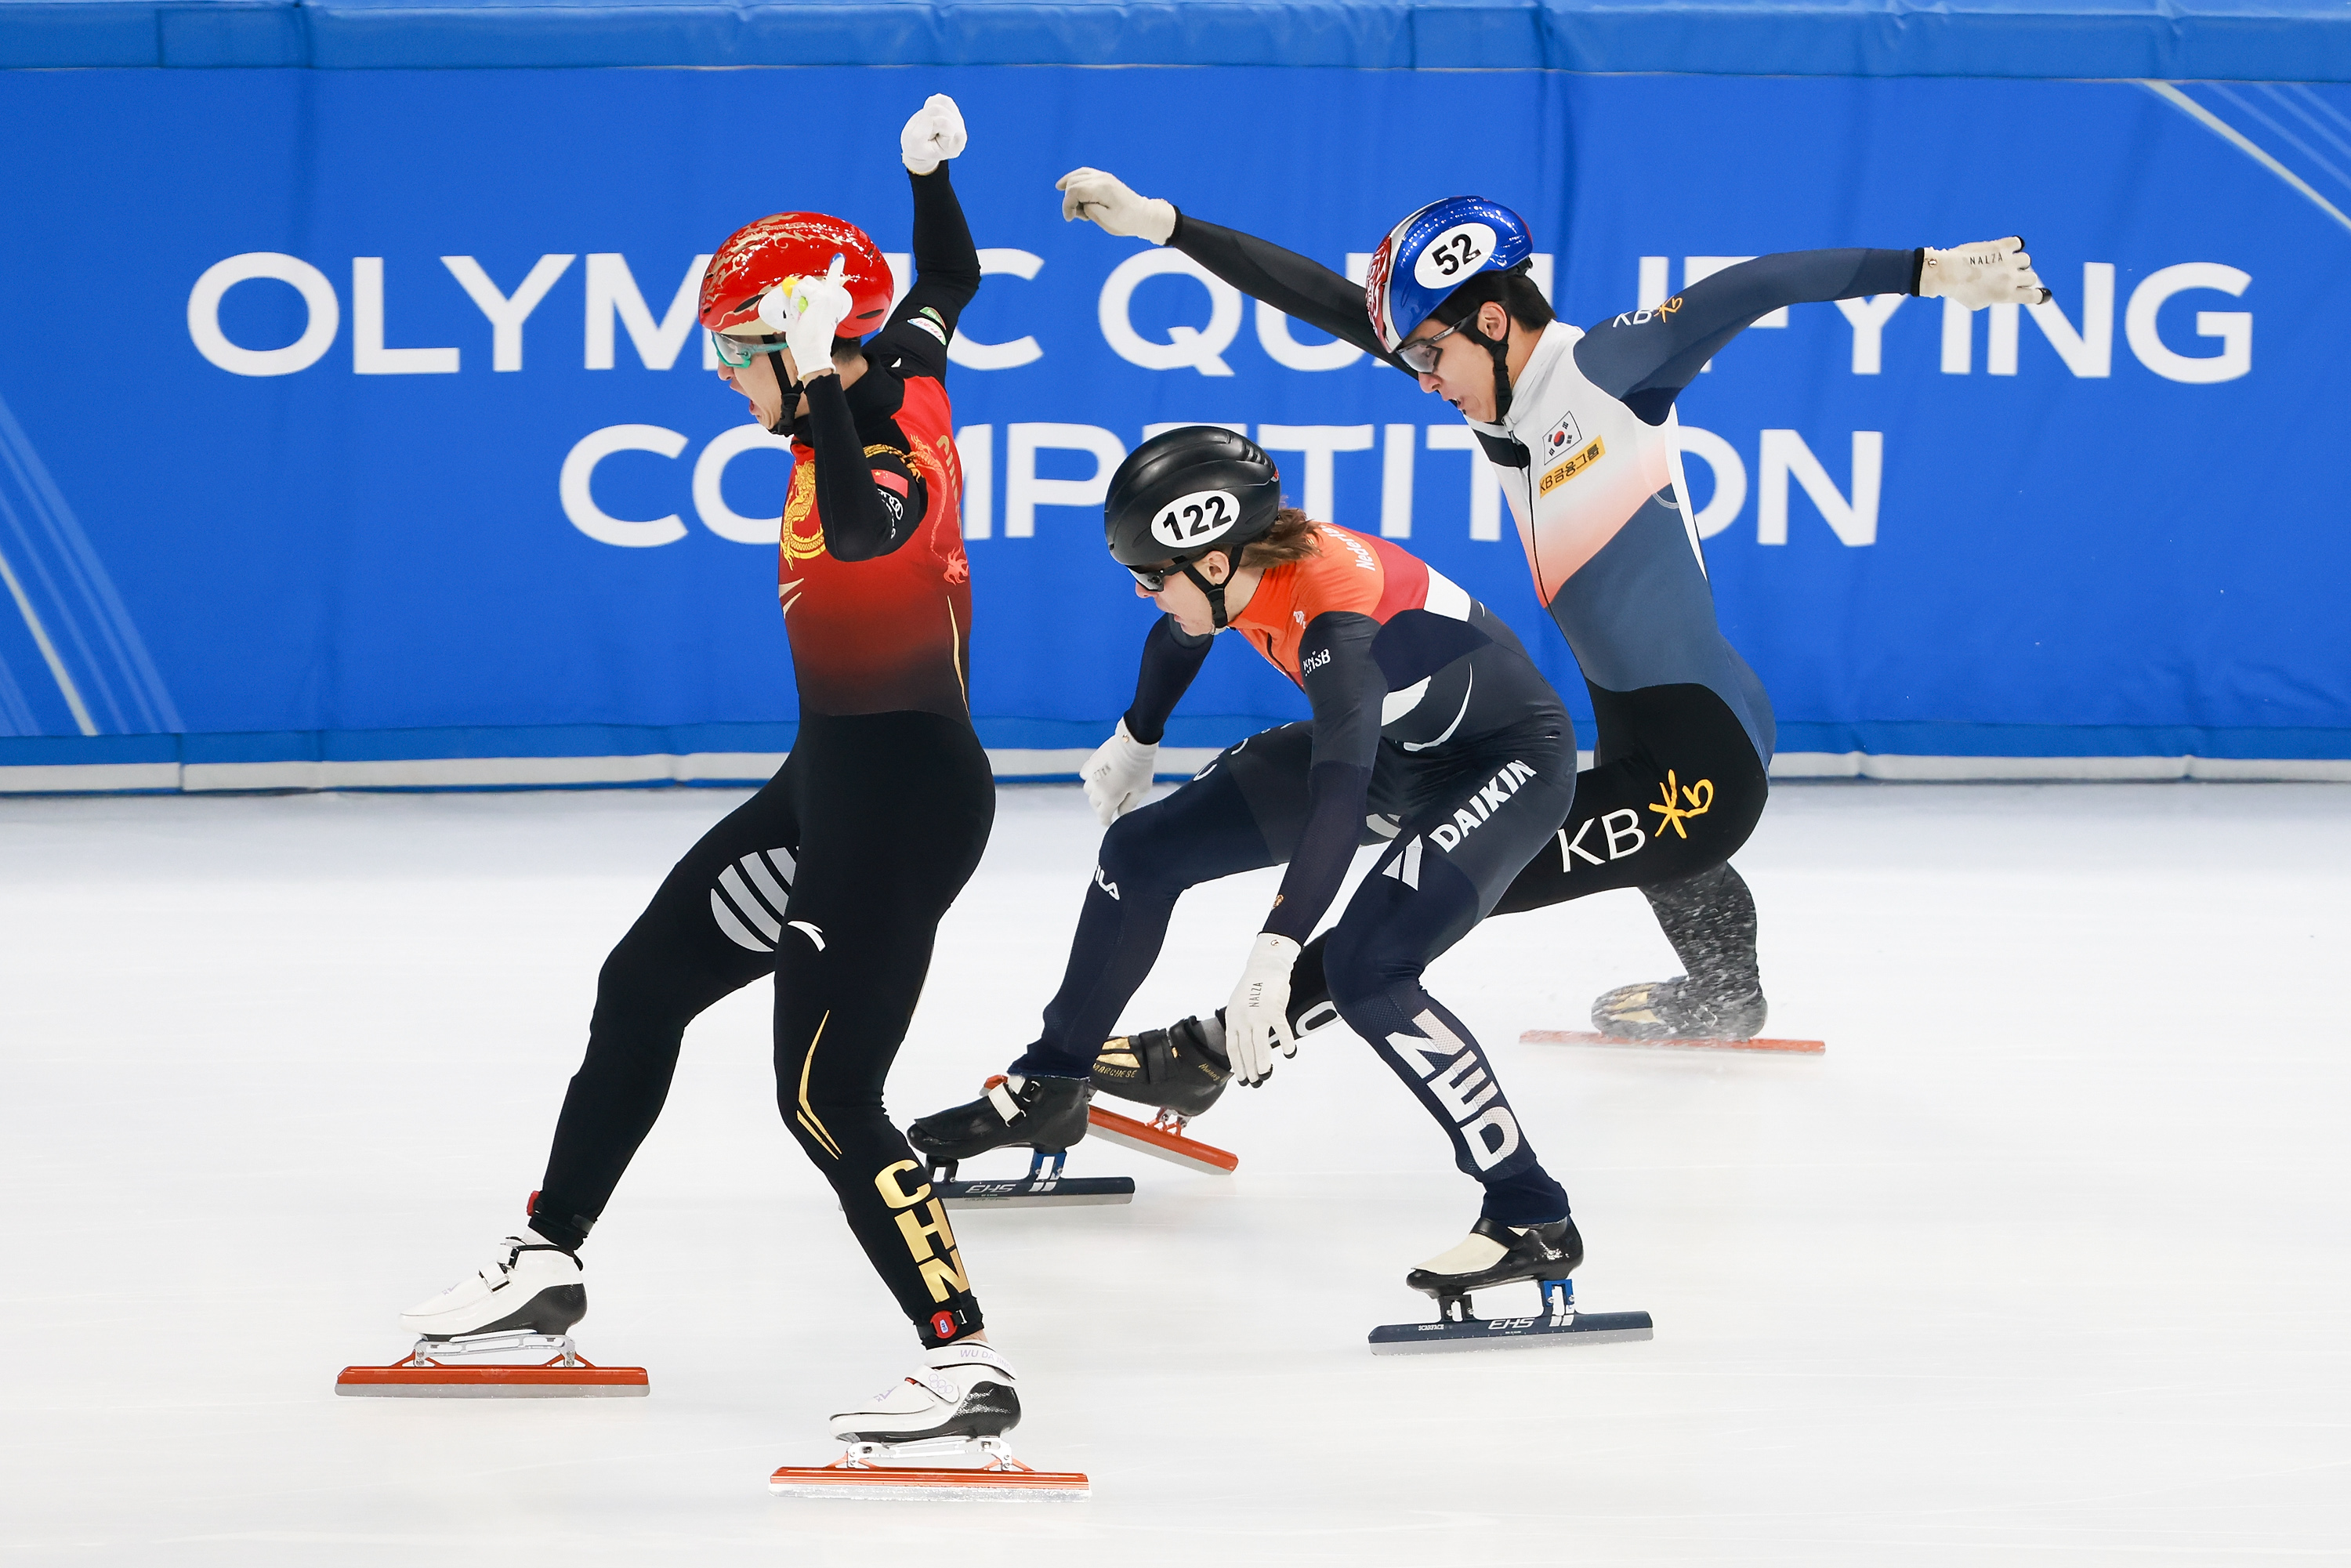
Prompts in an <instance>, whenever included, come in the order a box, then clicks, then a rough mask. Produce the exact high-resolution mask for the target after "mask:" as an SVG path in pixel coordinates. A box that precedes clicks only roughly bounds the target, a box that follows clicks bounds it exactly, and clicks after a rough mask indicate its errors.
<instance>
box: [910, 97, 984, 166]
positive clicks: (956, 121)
mask: <svg viewBox="0 0 2351 1568" xmlns="http://www.w3.org/2000/svg"><path fill="white" fill-rule="evenodd" d="M967 140H969V138H968V137H967V134H966V133H965V131H964V128H963V110H960V109H957V108H956V100H955V99H951V98H949V97H948V96H947V95H946V94H945V93H943V92H935V93H933V94H931V96H930V97H929V98H927V99H925V100H924V102H923V107H922V108H920V109H918V110H914V119H912V120H908V121H906V129H905V130H904V131H900V132H898V156H899V157H901V158H903V159H904V160H905V161H906V167H907V168H908V169H910V170H912V171H913V172H915V173H917V174H927V173H929V172H931V171H932V170H934V169H936V168H937V167H938V166H939V164H940V163H941V162H945V161H946V159H949V158H952V157H954V156H955V155H956V153H958V152H962V151H963V147H964V143H965V141H967Z"/></svg>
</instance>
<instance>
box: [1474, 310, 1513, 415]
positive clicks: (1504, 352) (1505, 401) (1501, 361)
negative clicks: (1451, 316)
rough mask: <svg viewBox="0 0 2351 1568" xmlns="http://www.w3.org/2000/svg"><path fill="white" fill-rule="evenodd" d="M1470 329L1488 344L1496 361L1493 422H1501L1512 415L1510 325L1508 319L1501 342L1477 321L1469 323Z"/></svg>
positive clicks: (1487, 349) (1489, 351)
mask: <svg viewBox="0 0 2351 1568" xmlns="http://www.w3.org/2000/svg"><path fill="white" fill-rule="evenodd" d="M1469 329H1470V330H1471V331H1472V332H1475V333H1476V334H1477V335H1478V341H1479V342H1480V343H1482V344H1484V345H1485V346H1486V352H1487V354H1488V355H1489V357H1490V358H1491V359H1492V360H1493V361H1494V417H1493V420H1492V423H1495V424H1500V423H1504V422H1505V421H1507V420H1508V419H1509V418H1510V325H1509V323H1508V322H1507V321H1505V322H1504V324H1503V327H1502V337H1501V340H1500V341H1499V342H1497V341H1495V340H1493V339H1491V338H1489V337H1488V336H1486V329H1485V328H1483V327H1481V326H1479V325H1478V323H1476V322H1475V321H1472V322H1471V323H1470V324H1469Z"/></svg>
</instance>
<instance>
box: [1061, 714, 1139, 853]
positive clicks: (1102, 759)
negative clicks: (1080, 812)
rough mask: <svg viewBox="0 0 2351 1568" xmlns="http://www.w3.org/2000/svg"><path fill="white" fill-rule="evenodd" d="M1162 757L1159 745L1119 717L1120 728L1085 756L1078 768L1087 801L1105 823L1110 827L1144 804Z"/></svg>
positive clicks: (1103, 823) (1104, 825)
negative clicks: (1132, 731)
mask: <svg viewBox="0 0 2351 1568" xmlns="http://www.w3.org/2000/svg"><path fill="white" fill-rule="evenodd" d="M1158 760H1159V745H1158V743H1157V742H1156V741H1155V742H1153V743H1152V744H1151V745H1149V746H1145V745H1144V743H1143V742H1141V741H1139V740H1137V739H1135V738H1134V737H1133V736H1132V735H1129V734H1128V733H1127V732H1126V720H1124V719H1120V720H1119V721H1118V728H1117V730H1116V731H1115V732H1114V733H1113V735H1112V736H1111V737H1110V738H1109V739H1108V740H1105V741H1103V742H1102V745H1100V746H1099V747H1095V748H1094V754H1093V755H1092V757H1089V758H1086V765H1085V766H1084V767H1083V768H1079V769H1078V777H1079V778H1080V779H1083V780H1084V781H1085V786H1086V801H1087V803H1088V804H1089V805H1091V806H1092V807H1093V809H1094V815H1095V816H1096V817H1097V818H1099V819H1101V821H1102V826H1103V827H1105V828H1107V827H1109V826H1110V825H1111V824H1112V823H1113V822H1115V821H1118V820H1119V819H1120V818H1121V817H1123V816H1124V815H1126V813H1127V812H1129V811H1132V810H1134V809H1135V808H1136V807H1137V806H1140V805H1142V804H1143V798H1144V796H1145V795H1148V794H1150V793H1151V774H1152V769H1153V766H1154V765H1155V763H1157V762H1158Z"/></svg>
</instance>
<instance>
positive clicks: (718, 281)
mask: <svg viewBox="0 0 2351 1568" xmlns="http://www.w3.org/2000/svg"><path fill="white" fill-rule="evenodd" d="M834 256H839V257H841V285H842V287H846V288H847V289H848V290H849V319H847V320H845V321H843V322H842V323H841V327H840V329H839V331H840V336H841V337H843V338H862V337H864V336H865V335H866V334H867V333H869V332H873V331H878V330H879V329H881V326H882V320H883V317H885V316H887V315H888V314H889V313H890V296H891V293H892V291H893V288H892V283H891V277H890V264H889V263H888V262H886V261H884V260H883V259H882V252H881V251H880V250H879V249H878V248H876V247H875V246H874V244H873V241H872V238H871V237H870V236H868V235H867V234H866V232H865V231H864V230H863V229H862V228H859V227H858V226H857V225H855V224H852V223H851V222H849V221H848V220H847V219H845V218H836V217H834V216H832V215H831V214H828V213H778V214H775V215H773V216H772V217H765V218H761V219H760V220H759V221H758V223H756V224H749V225H746V226H744V227H742V228H739V229H737V230H736V231H735V232H734V233H733V234H731V235H727V236H726V244H725V245H722V246H719V247H718V254H717V255H716V256H712V257H711V258H710V267H709V270H708V271H706V272H705V273H704V274H703V275H702V311H701V315H702V324H703V325H704V326H705V327H707V328H709V329H711V330H712V331H714V332H724V331H726V329H728V328H730V327H739V326H741V325H742V324H743V323H744V322H746V321H757V320H758V318H759V300H760V298H762V297H763V296H764V295H766V293H767V292H768V290H769V289H770V288H773V287H776V285H778V284H779V283H781V282H783V281H784V280H785V279H786V278H788V277H823V276H824V274H825V271H826V269H827V268H829V267H831V266H832V258H833V257H834Z"/></svg>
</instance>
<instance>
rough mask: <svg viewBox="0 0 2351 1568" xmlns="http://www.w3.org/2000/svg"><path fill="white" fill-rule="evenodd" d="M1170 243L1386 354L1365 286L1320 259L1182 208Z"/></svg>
mask: <svg viewBox="0 0 2351 1568" xmlns="http://www.w3.org/2000/svg"><path fill="white" fill-rule="evenodd" d="M1167 243H1168V245H1169V246H1172V247H1173V248H1175V249H1176V250H1180V251H1182V252H1183V253H1184V254H1185V255H1186V256H1190V257H1191V258H1192V259H1193V260H1194V261H1196V262H1198V263H1199V264H1200V265H1201V266H1202V267H1207V269H1208V270H1209V271H1210V272H1213V273H1215V274H1216V275H1217V277H1221V278H1223V279H1224V280H1225V281H1226V282H1227V283H1229V284H1231V285H1232V286H1233V287H1235V288H1238V289H1239V290H1240V291H1241V292H1242V293H1243V294H1246V295H1248V296H1249V298H1252V299H1262V300H1264V301H1265V302H1266V303H1267V304H1268V305H1270V306H1272V307H1273V308H1275V309H1276V310H1279V311H1280V312H1281V313H1282V314H1283V315H1285V316H1290V317H1294V318H1296V319H1298V320H1301V321H1303V322H1305V323H1306V324H1307V325H1308V326H1310V327H1312V328H1314V329H1316V330H1318V331H1322V332H1328V333H1330V334H1331V336H1332V337H1333V338H1337V339H1339V340H1341V341H1343V342H1348V343H1353V344H1354V345H1355V347H1357V348H1358V349H1361V350H1364V352H1365V353H1367V354H1372V355H1374V356H1376V357H1377V358H1380V359H1383V360H1384V359H1387V357H1388V356H1387V355H1386V353H1385V352H1384V351H1383V350H1381V348H1380V340H1379V339H1378V338H1377V337H1376V336H1375V335H1374V333H1373V331H1372V322H1371V318H1370V316H1368V315H1367V314H1366V313H1365V312H1364V286H1363V285H1362V284H1360V283H1350V282H1348V281H1347V279H1345V278H1344V277H1341V276H1340V275H1339V274H1337V273H1335V272H1333V271H1332V270H1331V269H1330V268H1329V267H1325V266H1323V265H1322V263H1321V262H1319V261H1313V260H1311V259H1309V258H1308V257H1306V256H1301V255H1299V254H1298V253H1297V252H1296V251H1294V250H1284V249H1282V248H1281V247H1280V246H1278V245H1275V244H1273V243H1272V242H1271V241H1270V240H1261V239H1259V238H1258V237H1257V236H1256V235H1246V234H1243V233H1241V232H1240V230H1238V229H1228V228H1222V227H1219V226H1218V225H1215V224H1212V223H1207V222H1205V221H1203V220H1201V219H1199V218H1195V217H1189V216H1186V214H1182V213H1178V214H1176V215H1175V233H1174V235H1171V236H1170V237H1169V238H1168V241H1167ZM1389 362H1390V363H1394V361H1389ZM1396 368H1397V369H1398V370H1403V369H1404V367H1403V366H1401V365H1398V366H1396ZM1406 373H1407V374H1409V373H1410V372H1408V371H1407V372H1406Z"/></svg>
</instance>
